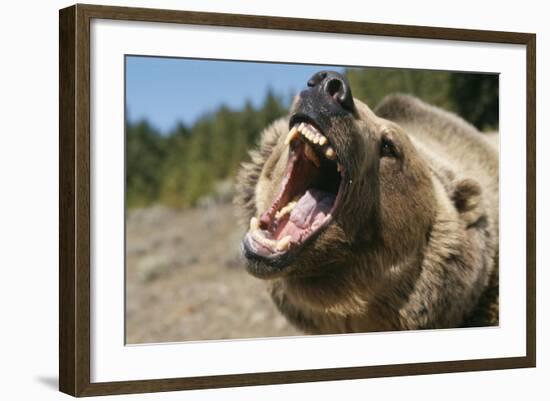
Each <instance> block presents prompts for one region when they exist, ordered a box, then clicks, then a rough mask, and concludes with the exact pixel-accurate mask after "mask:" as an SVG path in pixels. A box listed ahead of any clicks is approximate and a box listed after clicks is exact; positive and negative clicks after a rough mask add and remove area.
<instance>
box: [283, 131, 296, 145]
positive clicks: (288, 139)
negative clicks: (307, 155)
mask: <svg viewBox="0 0 550 401" xmlns="http://www.w3.org/2000/svg"><path fill="white" fill-rule="evenodd" d="M298 135H299V132H298V128H296V126H294V127H292V129H291V130H290V131H289V132H288V135H287V136H286V139H285V145H289V144H290V142H292V141H293V140H294V139H296V137H297V136H298Z"/></svg>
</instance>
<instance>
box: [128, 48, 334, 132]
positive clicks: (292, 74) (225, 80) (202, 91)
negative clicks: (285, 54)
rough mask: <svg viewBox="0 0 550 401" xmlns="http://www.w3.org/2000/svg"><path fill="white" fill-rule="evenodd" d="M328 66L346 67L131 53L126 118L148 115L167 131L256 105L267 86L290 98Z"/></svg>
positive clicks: (265, 91)
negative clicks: (221, 108) (218, 111)
mask: <svg viewBox="0 0 550 401" xmlns="http://www.w3.org/2000/svg"><path fill="white" fill-rule="evenodd" d="M327 68H329V69H332V70H337V71H342V70H343V68H339V67H327V66H318V65H299V64H270V63H254V62H237V61H212V60H192V59H182V58H162V57H141V56H127V57H126V106H127V110H128V117H129V120H130V121H136V120H140V119H142V118H146V119H147V120H149V122H150V123H151V124H152V125H153V126H154V127H156V128H157V129H159V130H160V131H161V132H164V133H166V132H168V131H169V130H170V129H172V128H173V127H174V126H175V125H176V123H177V122H178V121H181V122H183V123H185V124H187V125H191V124H193V123H194V122H195V121H196V119H197V118H198V117H200V116H201V115H203V114H205V113H207V112H209V111H213V110H216V109H217V108H218V107H219V106H221V105H222V104H224V105H226V106H228V107H230V108H232V109H239V108H241V107H242V106H243V105H244V104H245V102H246V100H247V99H248V100H250V101H251V102H252V104H253V105H255V106H258V105H259V104H261V102H262V101H263V99H264V97H265V95H266V93H267V91H268V89H269V88H271V89H273V91H274V92H275V93H276V94H278V95H282V96H283V97H284V98H285V99H290V96H291V95H292V94H294V93H296V92H297V91H299V90H301V89H303V88H305V87H306V82H307V80H308V79H309V78H310V77H311V76H312V75H313V74H314V73H315V72H317V71H319V70H322V69H327Z"/></svg>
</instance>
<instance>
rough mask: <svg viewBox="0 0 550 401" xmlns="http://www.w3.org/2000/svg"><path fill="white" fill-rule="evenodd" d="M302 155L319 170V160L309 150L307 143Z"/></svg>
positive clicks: (309, 146) (312, 151)
mask: <svg viewBox="0 0 550 401" xmlns="http://www.w3.org/2000/svg"><path fill="white" fill-rule="evenodd" d="M333 152H334V151H333ZM304 153H305V155H306V157H307V158H308V159H309V160H311V162H312V163H313V164H315V166H317V168H319V167H320V166H321V162H320V161H319V158H318V157H317V155H316V154H315V151H314V150H313V149H312V148H311V145H310V144H309V143H306V148H305V151H304ZM327 157H328V156H327Z"/></svg>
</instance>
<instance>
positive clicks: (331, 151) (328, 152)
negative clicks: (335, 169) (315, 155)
mask: <svg viewBox="0 0 550 401" xmlns="http://www.w3.org/2000/svg"><path fill="white" fill-rule="evenodd" d="M325 156H326V157H327V159H330V160H334V159H336V152H334V149H332V148H331V147H330V146H329V147H328V148H327V150H325Z"/></svg>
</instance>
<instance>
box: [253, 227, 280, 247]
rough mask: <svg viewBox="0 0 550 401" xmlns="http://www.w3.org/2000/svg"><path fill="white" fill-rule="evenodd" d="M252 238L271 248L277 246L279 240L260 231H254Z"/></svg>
mask: <svg viewBox="0 0 550 401" xmlns="http://www.w3.org/2000/svg"><path fill="white" fill-rule="evenodd" d="M252 238H254V239H255V240H256V241H258V242H259V243H260V244H262V245H264V246H267V247H270V248H275V247H276V246H277V241H274V240H272V239H269V238H266V237H264V236H263V235H262V233H261V232H260V231H252Z"/></svg>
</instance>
